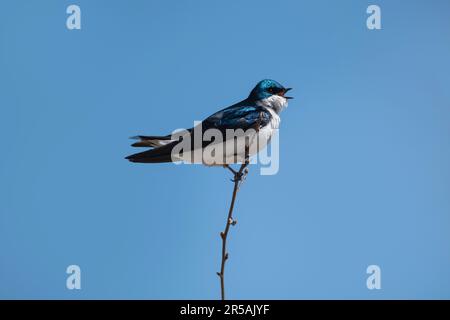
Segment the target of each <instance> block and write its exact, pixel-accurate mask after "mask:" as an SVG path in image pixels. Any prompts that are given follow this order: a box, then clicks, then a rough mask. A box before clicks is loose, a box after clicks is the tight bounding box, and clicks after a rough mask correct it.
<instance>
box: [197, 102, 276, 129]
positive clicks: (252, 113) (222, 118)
mask: <svg viewBox="0 0 450 320" xmlns="http://www.w3.org/2000/svg"><path fill="white" fill-rule="evenodd" d="M271 119H272V115H271V114H270V112H269V111H268V110H267V109H266V108H263V107H260V106H255V105H241V104H239V105H235V106H231V107H228V108H226V109H223V110H220V111H218V112H216V113H214V114H213V115H211V116H210V117H208V118H206V119H205V120H204V121H203V123H202V127H203V130H204V131H205V130H208V129H211V128H214V129H218V130H220V131H221V132H222V133H225V130H227V129H243V130H244V131H245V130H247V129H250V128H253V129H255V130H259V129H260V128H262V127H264V126H266V125H267V124H269V122H270V120H271Z"/></svg>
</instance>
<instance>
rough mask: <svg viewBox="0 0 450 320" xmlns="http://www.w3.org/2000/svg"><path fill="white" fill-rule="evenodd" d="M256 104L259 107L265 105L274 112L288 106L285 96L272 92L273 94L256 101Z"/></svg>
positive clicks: (278, 111)
mask: <svg viewBox="0 0 450 320" xmlns="http://www.w3.org/2000/svg"><path fill="white" fill-rule="evenodd" d="M256 105H258V106H260V107H266V108H268V109H269V110H270V109H272V110H274V111H275V112H276V113H280V112H281V111H282V110H283V109H284V108H286V107H287V106H288V102H287V99H286V98H285V97H281V96H277V95H275V94H274V95H273V96H270V97H268V98H265V99H261V100H259V101H257V102H256Z"/></svg>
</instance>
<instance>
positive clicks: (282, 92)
mask: <svg viewBox="0 0 450 320" xmlns="http://www.w3.org/2000/svg"><path fill="white" fill-rule="evenodd" d="M289 90H292V88H286V89H284V90H283V91H281V92H280V93H279V94H278V95H279V96H282V97H284V98H285V99H294V98H293V97H286V96H285V94H286V92H288V91H289Z"/></svg>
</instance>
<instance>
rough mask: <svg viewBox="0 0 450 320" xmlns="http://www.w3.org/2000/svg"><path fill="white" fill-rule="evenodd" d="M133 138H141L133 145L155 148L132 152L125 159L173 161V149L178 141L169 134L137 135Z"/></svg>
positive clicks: (143, 161) (158, 161) (151, 161)
mask: <svg viewBox="0 0 450 320" xmlns="http://www.w3.org/2000/svg"><path fill="white" fill-rule="evenodd" d="M132 139H137V140H139V141H138V142H135V143H133V144H132V146H133V147H147V148H148V147H150V148H153V149H150V150H147V151H144V152H140V153H135V154H132V155H130V156H128V157H126V158H125V159H127V160H129V161H131V162H139V163H160V162H172V149H173V147H174V146H175V145H176V143H177V141H174V140H172V138H171V136H170V135H167V136H136V137H132Z"/></svg>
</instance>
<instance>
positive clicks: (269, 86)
mask: <svg viewBox="0 0 450 320" xmlns="http://www.w3.org/2000/svg"><path fill="white" fill-rule="evenodd" d="M291 89H292V88H285V87H283V86H282V85H281V84H280V83H278V82H276V81H275V80H270V79H264V80H261V81H260V82H258V84H257V85H256V86H255V88H253V90H252V92H250V95H249V97H248V98H249V99H251V100H254V101H257V100H263V99H267V98H270V97H272V96H274V95H276V96H279V97H283V98H285V99H292V97H286V96H285V94H286V92H288V91H289V90H291Z"/></svg>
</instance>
